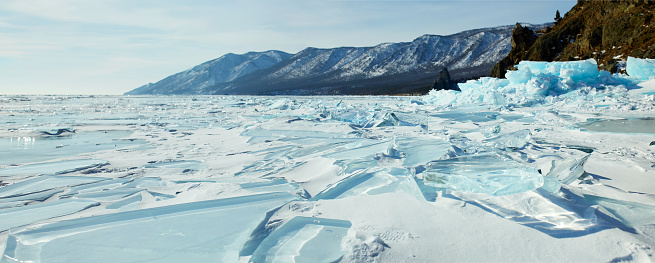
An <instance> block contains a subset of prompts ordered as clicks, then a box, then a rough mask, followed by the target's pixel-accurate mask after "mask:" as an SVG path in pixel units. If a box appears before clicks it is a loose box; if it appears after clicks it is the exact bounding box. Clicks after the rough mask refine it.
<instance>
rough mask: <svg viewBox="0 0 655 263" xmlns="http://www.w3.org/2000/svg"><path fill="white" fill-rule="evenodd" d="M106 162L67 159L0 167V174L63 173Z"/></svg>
mask: <svg viewBox="0 0 655 263" xmlns="http://www.w3.org/2000/svg"><path fill="white" fill-rule="evenodd" d="M105 164H108V162H107V161H105V160H94V159H83V160H67V161H56V162H46V163H35V164H25V165H21V166H16V167H9V168H4V169H0V176H11V175H38V174H65V173H71V172H75V171H79V170H84V169H87V168H91V167H96V166H102V165H105Z"/></svg>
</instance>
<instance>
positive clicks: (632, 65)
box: [626, 57, 655, 81]
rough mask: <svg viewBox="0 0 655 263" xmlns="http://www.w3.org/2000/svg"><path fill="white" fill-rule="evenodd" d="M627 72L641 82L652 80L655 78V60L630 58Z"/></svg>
mask: <svg viewBox="0 0 655 263" xmlns="http://www.w3.org/2000/svg"><path fill="white" fill-rule="evenodd" d="M626 72H627V73H628V75H629V76H631V77H634V78H636V79H638V80H641V81H645V80H648V79H652V78H653V77H655V59H639V58H634V57H628V61H627V65H626Z"/></svg>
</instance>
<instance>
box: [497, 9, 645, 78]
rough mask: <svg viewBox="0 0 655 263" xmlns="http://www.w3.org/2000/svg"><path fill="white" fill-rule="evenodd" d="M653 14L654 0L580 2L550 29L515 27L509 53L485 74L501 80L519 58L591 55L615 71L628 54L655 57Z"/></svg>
mask: <svg viewBox="0 0 655 263" xmlns="http://www.w3.org/2000/svg"><path fill="white" fill-rule="evenodd" d="M654 16H655V1H653V0H611V1H610V0H593V1H582V0H579V1H578V3H577V4H576V5H575V6H574V7H573V8H571V10H570V11H569V12H567V13H566V14H565V15H564V17H563V18H562V19H561V20H560V21H558V22H557V23H556V24H555V25H554V26H552V27H550V28H547V29H544V30H541V31H538V32H537V33H533V32H528V30H526V29H525V28H523V27H520V26H517V27H516V28H515V29H514V30H513V32H512V51H510V54H509V55H508V56H507V57H505V58H504V59H502V60H501V61H500V62H499V63H498V64H496V66H494V68H493V69H492V70H491V72H490V75H491V76H492V77H497V78H502V77H504V75H505V72H506V71H507V70H508V69H512V68H513V66H514V65H516V64H517V63H518V62H519V61H521V60H532V61H571V60H582V59H588V58H593V59H596V61H597V62H598V66H599V68H600V69H602V70H608V71H611V72H616V71H618V70H619V69H620V67H619V65H620V62H621V61H624V60H625V59H626V58H627V56H632V57H637V58H655V19H654ZM537 35H538V37H537Z"/></svg>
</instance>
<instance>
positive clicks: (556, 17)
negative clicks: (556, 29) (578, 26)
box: [555, 10, 562, 23]
mask: <svg viewBox="0 0 655 263" xmlns="http://www.w3.org/2000/svg"><path fill="white" fill-rule="evenodd" d="M559 21H562V17H561V16H560V14H559V10H557V12H555V23H558V22H559Z"/></svg>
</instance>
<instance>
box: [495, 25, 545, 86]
mask: <svg viewBox="0 0 655 263" xmlns="http://www.w3.org/2000/svg"><path fill="white" fill-rule="evenodd" d="M535 40H537V35H536V34H535V33H534V31H532V30H531V29H530V28H528V27H523V26H521V24H519V23H516V28H514V29H513V30H512V39H511V42H512V51H510V52H509V55H507V57H505V58H503V59H502V60H501V61H500V62H498V63H497V64H496V65H495V66H494V67H493V68H491V72H489V75H490V76H491V77H494V78H504V77H505V72H507V70H508V69H510V68H511V67H513V66H514V65H516V64H518V63H519V62H520V61H521V60H523V59H524V57H525V56H526V54H527V53H528V49H530V47H531V46H532V45H533V44H534V42H535Z"/></svg>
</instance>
